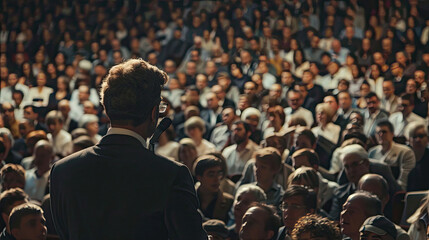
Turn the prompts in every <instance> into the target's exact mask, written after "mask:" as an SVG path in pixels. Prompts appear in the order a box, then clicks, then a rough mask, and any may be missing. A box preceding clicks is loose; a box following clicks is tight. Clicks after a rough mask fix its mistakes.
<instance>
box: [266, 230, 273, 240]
mask: <svg viewBox="0 0 429 240" xmlns="http://www.w3.org/2000/svg"><path fill="white" fill-rule="evenodd" d="M273 237H274V231H272V230H270V231H268V232H267V239H271V238H273Z"/></svg>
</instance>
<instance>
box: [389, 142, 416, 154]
mask: <svg viewBox="0 0 429 240" xmlns="http://www.w3.org/2000/svg"><path fill="white" fill-rule="evenodd" d="M393 146H394V148H392V150H394V149H396V150H397V151H399V152H409V151H412V150H411V148H410V147H409V146H407V145H404V144H400V143H395V144H394V145H393Z"/></svg>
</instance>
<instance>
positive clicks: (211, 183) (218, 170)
mask: <svg viewBox="0 0 429 240" xmlns="http://www.w3.org/2000/svg"><path fill="white" fill-rule="evenodd" d="M222 176H223V172H222V167H220V166H217V167H212V168H209V169H207V170H205V171H204V173H203V175H202V176H197V179H198V181H200V183H201V188H203V189H204V190H206V191H208V192H212V193H217V192H218V191H219V186H220V180H221V179H222Z"/></svg>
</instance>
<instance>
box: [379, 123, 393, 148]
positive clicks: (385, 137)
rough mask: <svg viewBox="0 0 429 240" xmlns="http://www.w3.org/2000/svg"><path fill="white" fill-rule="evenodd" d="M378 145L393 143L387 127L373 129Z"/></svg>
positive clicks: (391, 133) (391, 134)
mask: <svg viewBox="0 0 429 240" xmlns="http://www.w3.org/2000/svg"><path fill="white" fill-rule="evenodd" d="M375 132H376V137H377V141H378V144H385V143H391V142H392V141H393V132H391V131H390V129H389V128H388V127H387V126H379V127H376V128H375Z"/></svg>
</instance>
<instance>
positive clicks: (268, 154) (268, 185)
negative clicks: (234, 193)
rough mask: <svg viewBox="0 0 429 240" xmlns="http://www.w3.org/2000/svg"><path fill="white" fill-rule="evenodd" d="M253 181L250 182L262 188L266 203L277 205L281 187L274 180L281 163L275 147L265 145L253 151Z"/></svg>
mask: <svg viewBox="0 0 429 240" xmlns="http://www.w3.org/2000/svg"><path fill="white" fill-rule="evenodd" d="M255 160H256V162H255V178H256V179H255V180H256V181H255V182H253V183H251V184H254V185H257V186H258V187H260V188H262V189H263V190H264V192H265V194H266V195H267V201H266V203H267V204H270V205H273V206H275V207H277V208H278V207H279V206H280V203H281V201H282V196H283V193H284V191H283V187H282V186H280V185H279V184H277V183H276V182H275V181H274V178H275V176H276V175H277V173H278V172H279V171H280V167H281V165H282V162H281V157H280V154H279V152H278V151H277V149H275V148H273V147H266V148H262V149H260V150H257V151H256V153H255Z"/></svg>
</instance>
